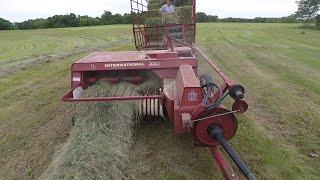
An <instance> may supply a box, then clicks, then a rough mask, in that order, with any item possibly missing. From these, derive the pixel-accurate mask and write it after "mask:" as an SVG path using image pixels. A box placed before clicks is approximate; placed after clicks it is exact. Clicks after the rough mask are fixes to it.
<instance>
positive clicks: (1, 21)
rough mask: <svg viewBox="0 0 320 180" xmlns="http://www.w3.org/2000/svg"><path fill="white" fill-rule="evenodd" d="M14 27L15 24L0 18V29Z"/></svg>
mask: <svg viewBox="0 0 320 180" xmlns="http://www.w3.org/2000/svg"><path fill="white" fill-rule="evenodd" d="M10 29H14V26H13V24H12V23H11V22H10V21H8V20H5V19H2V18H0V30H10Z"/></svg>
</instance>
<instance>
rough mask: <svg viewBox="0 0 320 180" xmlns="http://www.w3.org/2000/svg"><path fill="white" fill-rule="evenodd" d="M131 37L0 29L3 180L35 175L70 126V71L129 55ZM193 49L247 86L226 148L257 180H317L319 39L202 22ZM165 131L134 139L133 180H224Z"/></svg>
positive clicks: (269, 27)
mask: <svg viewBox="0 0 320 180" xmlns="http://www.w3.org/2000/svg"><path fill="white" fill-rule="evenodd" d="M131 32H132V31H131V26H129V25H117V26H100V27H88V28H67V29H50V30H32V31H0V105H1V108H0V179H1V177H2V178H3V179H33V178H37V177H39V176H40V175H41V173H42V172H43V171H44V170H45V169H46V168H47V166H48V164H49V163H50V161H51V158H52V156H53V153H54V152H55V151H56V148H57V147H58V146H59V145H60V144H62V143H63V142H65V141H66V139H67V137H68V133H69V132H70V129H71V126H72V125H71V121H70V120H71V118H72V114H73V108H72V105H70V104H65V103H62V102H61V101H60V98H61V96H62V95H63V94H64V92H65V91H66V90H67V89H68V88H69V73H70V65H71V63H72V62H74V61H75V60H77V59H79V58H81V57H83V56H85V55H87V54H89V53H91V52H93V51H103V50H108V51H109V50H110V51H116V50H134V47H133V43H132V34H131ZM301 32H305V33H301ZM197 42H198V44H199V45H200V47H202V49H203V50H204V51H205V52H206V53H207V54H208V55H209V56H210V57H211V58H214V59H215V63H217V64H218V65H219V66H220V67H221V68H222V69H223V70H225V71H226V73H227V74H228V75H230V76H231V77H232V78H233V79H235V80H237V81H239V82H241V83H242V84H243V85H245V86H246V89H247V94H246V99H247V100H248V102H249V104H250V109H249V111H248V112H247V113H246V114H245V115H244V116H242V117H240V118H239V131H238V133H237V135H236V137H235V138H234V139H233V140H232V144H233V146H234V147H235V148H236V150H237V151H238V153H239V154H240V156H241V157H243V159H244V160H245V161H246V162H247V163H248V164H249V166H250V167H251V168H252V169H253V172H254V173H255V174H256V175H257V176H258V177H259V179H320V171H319V169H320V158H319V157H309V156H308V155H309V154H310V153H313V154H318V155H320V110H319V109H320V83H319V82H320V31H319V30H314V29H312V28H303V27H301V25H299V24H218V23H214V24H199V25H198V32H197ZM168 128H169V129H168ZM170 128H171V126H170V125H169V124H168V123H167V122H163V121H159V122H156V123H155V124H152V125H149V126H147V127H143V128H142V129H141V130H140V131H139V132H137V140H136V142H137V143H136V145H135V147H136V148H134V150H133V152H132V153H133V154H134V155H135V156H134V158H133V162H135V163H136V164H138V165H141V168H140V169H139V168H138V169H137V176H138V177H140V178H142V179H148V177H151V175H152V174H154V173H158V174H159V179H163V178H165V179H196V178H197V177H202V178H204V179H205V178H207V179H214V178H215V177H216V176H217V175H218V176H219V177H221V176H220V174H218V172H217V171H216V170H215V165H214V161H213V160H212V159H211V156H210V154H209V153H208V152H207V151H205V150H203V149H198V148H195V147H193V146H192V141H191V139H190V141H189V138H187V137H173V136H172V134H171V131H170ZM159 137H164V138H159ZM154 139H156V143H155V142H154V141H153V140H154ZM171 139H172V140H171ZM175 144H177V146H174V145H175ZM137 149H138V150H137ZM139 149H142V150H144V151H145V152H148V153H147V154H141V152H140V151H139ZM188 153H192V154H193V156H189V155H188ZM197 153H199V154H198V155H194V154H197ZM188 158H189V159H188ZM143 165H145V166H143Z"/></svg>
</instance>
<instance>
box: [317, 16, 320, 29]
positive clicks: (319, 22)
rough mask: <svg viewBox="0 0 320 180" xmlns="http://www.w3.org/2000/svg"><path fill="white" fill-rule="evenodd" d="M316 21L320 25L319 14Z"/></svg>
mask: <svg viewBox="0 0 320 180" xmlns="http://www.w3.org/2000/svg"><path fill="white" fill-rule="evenodd" d="M316 23H317V26H319V27H320V15H318V16H316Z"/></svg>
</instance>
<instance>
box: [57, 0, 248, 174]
mask: <svg viewBox="0 0 320 180" xmlns="http://www.w3.org/2000/svg"><path fill="white" fill-rule="evenodd" d="M130 2H131V9H132V22H133V33H134V36H135V45H136V48H137V49H139V50H141V49H145V51H134V52H133V51H126V52H97V53H94V54H91V55H89V56H87V57H85V58H83V59H80V60H79V61H77V62H75V63H74V64H72V67H71V83H70V84H71V89H70V91H69V92H68V93H67V94H66V95H65V96H64V97H63V100H64V101H69V102H92V101H99V102H108V101H129V100H130V101H131V100H141V101H142V102H144V101H145V102H147V103H149V104H150V106H143V107H145V108H146V109H145V110H146V111H148V112H151V110H150V108H151V104H152V103H161V105H162V106H164V109H166V114H167V118H168V119H169V120H170V121H171V122H172V123H173V129H174V133H175V134H187V133H192V134H193V136H194V139H195V141H196V143H197V144H198V145H199V146H205V147H209V149H210V150H211V152H212V153H213V155H214V157H215V159H216V161H217V163H218V165H219V167H220V169H221V170H222V172H223V174H224V176H225V177H226V178H227V179H237V177H236V175H235V172H234V171H233V169H232V168H231V166H230V165H229V164H228V163H227V161H226V160H225V159H224V157H223V156H222V154H221V152H220V150H219V149H218V147H217V145H218V143H217V141H215V140H214V139H213V138H211V137H209V134H208V132H207V131H208V127H209V126H211V125H219V126H220V127H221V129H222V130H223V132H224V135H225V138H226V139H227V140H230V139H231V138H232V137H233V136H234V135H235V133H236V131H237V128H238V123H237V119H236V117H235V115H234V114H233V113H232V112H231V111H230V110H228V109H227V108H226V107H224V106H223V105H222V104H221V105H220V106H218V107H216V108H214V109H212V110H207V109H205V108H204V105H203V104H202V101H203V99H204V93H203V92H204V88H203V87H201V85H200V80H199V75H198V59H197V55H196V53H197V52H198V53H199V54H200V55H202V56H203V57H204V58H205V60H206V61H207V63H208V64H209V65H210V66H211V67H212V68H213V69H214V70H215V71H216V72H217V73H218V75H219V76H220V77H221V78H222V79H223V80H224V83H223V84H222V85H220V89H221V91H222V94H225V93H227V92H228V90H231V88H232V86H234V85H235V82H234V81H233V80H231V79H229V78H228V77H227V76H226V75H225V74H224V72H222V70H221V69H219V68H218V67H217V66H216V65H215V64H214V63H213V62H212V60H211V59H210V58H209V57H208V56H206V55H205V54H204V53H203V52H202V51H201V50H200V49H199V48H198V47H197V46H196V45H195V44H192V45H190V44H188V43H185V42H181V41H179V40H175V39H172V38H171V37H170V36H169V35H167V36H166V38H165V39H163V37H162V36H160V35H161V33H166V32H167V30H166V29H167V28H172V27H177V26H178V27H182V29H183V31H185V29H187V28H193V30H194V31H195V28H196V26H195V21H196V15H195V5H196V4H195V0H193V8H194V14H193V15H194V16H193V22H194V23H193V24H178V25H177V24H174V25H173V24H170V25H165V26H156V27H145V26H144V24H141V23H139V18H141V17H140V16H139V15H141V13H143V12H144V11H146V10H147V4H146V2H147V1H146V0H140V1H139V0H130ZM151 28H155V30H156V31H155V32H157V35H156V37H157V39H161V38H162V40H163V43H165V44H162V42H161V43H160V41H158V42H156V44H151V42H150V41H149V39H150V36H149V35H148V33H147V32H146V31H147V30H148V29H151ZM193 37H195V33H194V34H193ZM164 40H165V41H164ZM194 40H195V39H193V42H194ZM172 41H175V42H176V45H177V44H178V46H179V47H175V46H174V45H173V42H172ZM162 48H164V49H163V50H158V49H162ZM168 48H170V49H168ZM147 49H148V51H147ZM144 72H153V73H154V74H156V75H157V76H158V78H160V79H161V80H163V91H162V92H160V93H158V94H155V95H144V94H143V95H141V96H122V97H89V98H81V97H80V98H79V97H73V94H74V91H75V90H79V89H80V90H81V89H83V90H85V89H86V88H88V87H89V86H91V85H93V84H95V83H96V82H97V81H99V80H103V81H107V82H109V83H111V84H114V83H118V82H121V81H127V82H131V83H133V84H139V83H142V82H143V81H144V80H145V78H148V77H145V75H144ZM212 95H213V96H212V97H213V98H211V100H210V101H211V102H213V103H214V102H217V101H218V99H219V97H220V92H215V93H214V94H212ZM152 99H154V100H159V101H157V102H156V101H151V100H152ZM157 107H158V111H159V110H160V109H159V107H160V106H157ZM247 109H248V104H247V103H246V102H245V101H244V100H235V102H234V104H233V107H232V110H233V111H238V113H239V114H241V113H244V112H245V111H247ZM158 114H159V113H158ZM221 114H223V115H221ZM216 115H221V116H216Z"/></svg>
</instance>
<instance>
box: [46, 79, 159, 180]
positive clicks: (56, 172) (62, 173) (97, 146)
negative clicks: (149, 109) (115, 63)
mask: <svg viewBox="0 0 320 180" xmlns="http://www.w3.org/2000/svg"><path fill="white" fill-rule="evenodd" d="M158 83H159V82H157V81H148V82H146V83H144V84H142V85H140V86H135V85H133V84H129V83H119V84H117V85H114V86H110V85H108V84H107V83H105V82H99V83H97V84H96V85H94V86H92V87H90V88H88V89H87V90H86V91H85V93H84V97H97V96H101V95H107V96H126V95H127V96H129V95H138V94H139V93H141V92H144V91H147V90H148V89H147V88H149V87H150V86H157V85H158ZM137 109H138V102H137V101H124V102H112V103H102V102H96V103H81V104H79V105H77V107H76V123H75V127H74V128H73V130H72V131H71V133H70V137H69V139H68V141H67V142H66V143H65V144H64V145H62V146H61V147H60V149H59V150H58V151H57V152H56V155H55V156H54V158H53V161H52V162H51V164H50V165H49V167H48V169H47V170H46V171H45V172H44V173H43V174H42V176H41V177H40V179H84V178H85V179H127V178H130V177H128V176H129V175H127V173H126V172H127V171H128V169H127V168H128V167H127V166H128V163H129V150H130V147H131V143H132V136H133V134H134V129H135V127H136V126H137V124H138V123H139V117H138V115H137Z"/></svg>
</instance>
